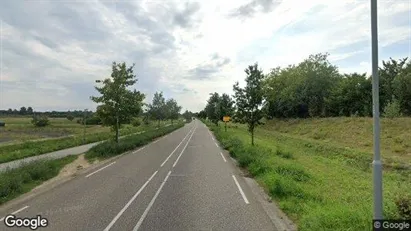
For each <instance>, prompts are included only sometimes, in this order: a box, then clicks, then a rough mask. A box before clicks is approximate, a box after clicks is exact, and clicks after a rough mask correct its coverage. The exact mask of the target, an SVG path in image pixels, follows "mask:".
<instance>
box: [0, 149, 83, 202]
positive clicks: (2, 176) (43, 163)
mask: <svg viewBox="0 0 411 231" xmlns="http://www.w3.org/2000/svg"><path fill="white" fill-rule="evenodd" d="M75 159H77V156H66V157H64V158H61V159H57V160H40V161H35V162H31V163H28V164H24V165H22V166H21V167H19V168H15V169H11V170H7V171H5V172H2V173H0V205H2V204H4V203H5V202H7V201H10V200H12V199H14V198H16V197H18V196H19V195H21V194H24V193H26V192H29V191H31V190H32V189H33V188H35V187H36V186H38V185H40V184H41V183H43V182H45V181H47V180H49V179H51V178H53V177H55V176H57V175H58V174H59V172H60V170H61V169H62V168H63V167H64V166H65V165H67V164H69V163H71V162H73V161H74V160H75Z"/></svg>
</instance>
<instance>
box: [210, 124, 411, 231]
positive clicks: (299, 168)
mask: <svg viewBox="0 0 411 231" xmlns="http://www.w3.org/2000/svg"><path fill="white" fill-rule="evenodd" d="M205 123H206V124H207V126H209V127H210V129H211V130H212V131H213V132H214V134H215V136H216V138H217V139H218V140H219V142H220V143H221V145H222V147H223V148H225V149H227V150H228V151H229V152H230V155H231V156H232V157H234V158H235V159H237V161H238V163H239V165H240V167H242V168H244V169H246V170H247V171H248V172H249V174H250V175H252V176H253V177H254V178H255V179H256V181H257V182H258V183H259V184H260V185H262V186H263V187H264V188H265V190H266V192H267V193H268V194H269V195H270V196H271V197H272V198H273V199H274V200H275V201H276V202H277V203H278V205H279V207H280V208H281V209H282V210H283V211H284V212H285V213H286V214H287V215H288V216H289V217H290V218H291V219H292V220H293V221H294V222H295V223H296V224H297V225H298V229H299V230H303V231H304V230H310V231H311V230H312V231H317V230H371V229H372V226H371V225H372V222H371V221H372V209H373V208H372V203H373V198H372V192H373V187H372V171H371V165H370V164H371V161H372V156H369V155H368V153H364V152H361V151H358V150H356V149H349V150H348V149H345V147H344V146H343V147H344V148H342V147H336V146H333V145H328V146H327V145H326V144H322V143H315V142H311V141H309V140H306V139H298V138H295V137H290V136H287V135H283V134H281V133H279V132H271V131H267V130H265V129H261V128H257V130H256V134H255V135H256V136H255V142H256V145H255V146H254V147H252V146H251V145H250V135H249V133H248V132H247V130H246V128H244V126H241V125H239V126H236V125H232V126H230V127H229V128H228V130H227V132H225V131H224V126H219V127H217V126H215V125H212V124H210V123H208V122H205ZM348 132H352V131H348ZM410 176H411V174H410V170H409V169H403V168H385V169H384V173H383V178H384V179H383V180H384V182H383V184H384V186H383V187H384V217H385V218H386V219H389V218H392V219H401V218H402V219H410V218H411V212H410V211H411V192H410V190H409V189H410V188H411V177H410Z"/></svg>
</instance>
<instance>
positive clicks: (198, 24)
mask: <svg viewBox="0 0 411 231" xmlns="http://www.w3.org/2000/svg"><path fill="white" fill-rule="evenodd" d="M369 2H370V1H369V0H356V1H350V0H282V1H275V0H273V1H270V0H203V1H184V0H137V1H130V0H114V1H113V0H111V1H98V0H94V1H92V0H82V1H80V0H77V1H73V0H70V1H64V0H63V1H62V0H51V1H44V0H32V1H30V0H27V1H21V0H0V20H1V31H0V36H1V52H0V55H1V56H0V57H1V78H0V109H7V108H20V107H21V106H26V107H27V106H32V107H33V108H34V109H35V110H67V109H71V110H73V109H84V108H88V109H92V110H94V109H95V106H96V105H95V104H94V103H93V102H92V101H91V100H90V99H89V97H90V95H93V94H96V91H95V90H94V88H93V86H94V85H95V80H96V79H103V78H105V77H108V76H109V75H110V70H111V67H110V65H111V63H112V62H113V61H118V62H122V61H125V62H126V63H127V64H132V63H135V64H136V66H135V73H136V75H137V78H138V80H139V81H138V82H137V84H136V86H135V87H136V88H137V89H138V90H140V91H142V92H144V93H146V94H147V100H151V98H152V95H153V94H154V92H155V91H163V92H164V94H165V96H166V98H169V97H173V98H175V99H176V100H177V101H178V102H179V103H180V104H181V105H182V106H183V108H184V110H185V109H188V110H192V111H198V110H201V109H203V108H204V105H205V101H206V99H207V98H208V94H209V93H210V92H215V91H216V92H219V93H223V92H227V93H230V94H231V93H232V85H233V83H234V82H235V81H237V80H239V81H241V80H243V79H244V77H245V74H244V69H245V68H246V67H247V65H249V64H252V63H254V62H258V63H259V64H260V65H261V67H262V68H263V70H264V71H265V72H268V71H269V70H270V69H271V68H274V67H276V66H286V65H288V64H295V63H298V62H300V61H302V60H303V59H304V58H306V57H308V55H310V54H314V53H318V52H329V53H330V54H331V56H330V61H331V62H332V63H333V64H335V65H337V66H339V68H340V71H341V72H354V71H357V72H367V71H369V70H370V68H371V65H370V59H371V55H370V6H369ZM378 2H379V42H380V44H379V45H380V47H379V49H380V50H379V55H380V59H387V58H388V57H393V58H402V57H407V56H411V55H410V53H411V44H410V41H411V19H410V18H411V0H391V1H389V0H384V1H383V0H381V1H378Z"/></svg>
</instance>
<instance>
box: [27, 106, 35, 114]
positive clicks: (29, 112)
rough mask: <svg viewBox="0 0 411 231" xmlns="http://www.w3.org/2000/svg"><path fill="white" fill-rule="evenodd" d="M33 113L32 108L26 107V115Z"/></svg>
mask: <svg viewBox="0 0 411 231" xmlns="http://www.w3.org/2000/svg"><path fill="white" fill-rule="evenodd" d="M33 112H34V111H33V108H32V107H28V108H27V114H28V115H32V114H33Z"/></svg>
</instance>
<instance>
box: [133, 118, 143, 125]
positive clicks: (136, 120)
mask: <svg viewBox="0 0 411 231" xmlns="http://www.w3.org/2000/svg"><path fill="white" fill-rule="evenodd" d="M131 125H133V126H134V127H138V126H140V125H141V120H140V119H139V118H134V119H133V121H131Z"/></svg>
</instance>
